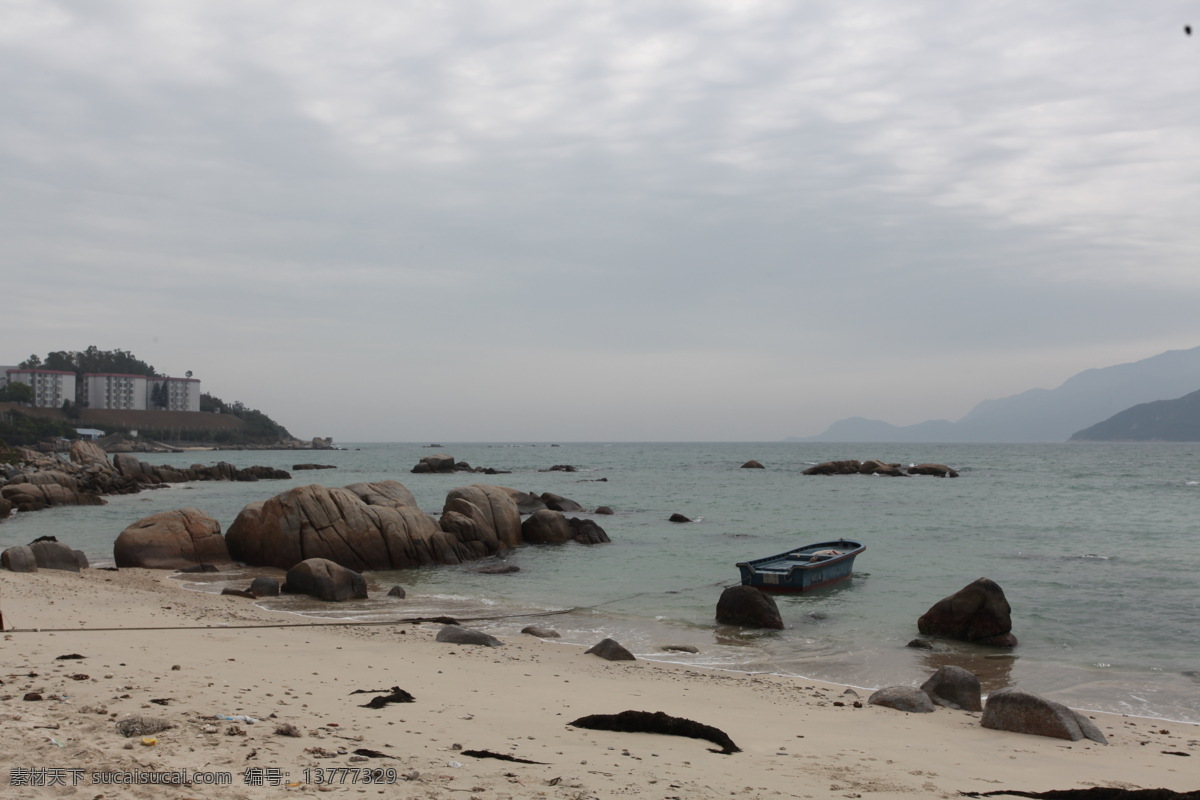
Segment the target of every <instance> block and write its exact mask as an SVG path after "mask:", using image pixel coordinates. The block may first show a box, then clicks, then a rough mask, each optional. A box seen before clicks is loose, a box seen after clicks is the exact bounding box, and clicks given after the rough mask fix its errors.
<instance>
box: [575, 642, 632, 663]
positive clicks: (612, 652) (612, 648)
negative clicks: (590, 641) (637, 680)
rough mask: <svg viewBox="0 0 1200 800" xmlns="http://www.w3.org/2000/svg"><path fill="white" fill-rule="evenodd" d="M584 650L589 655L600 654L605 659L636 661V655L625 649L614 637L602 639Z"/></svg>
mask: <svg viewBox="0 0 1200 800" xmlns="http://www.w3.org/2000/svg"><path fill="white" fill-rule="evenodd" d="M584 652H585V653H586V654H589V655H593V656H600V658H603V659H604V660H605V661H637V657H636V656H634V655H633V653H631V652H629V651H628V650H626V649H625V648H624V647H622V646H621V645H620V644H619V643H618V642H617V641H616V640H614V639H602V640H600V641H599V642H597V643H596V644H594V645H592V646H591V647H590V648H588V649H587V650H586V651H584Z"/></svg>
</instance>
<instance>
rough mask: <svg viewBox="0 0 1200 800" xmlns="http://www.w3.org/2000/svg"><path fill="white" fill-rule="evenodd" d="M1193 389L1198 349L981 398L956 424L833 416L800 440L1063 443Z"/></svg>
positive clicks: (1198, 382) (1199, 366)
mask: <svg viewBox="0 0 1200 800" xmlns="http://www.w3.org/2000/svg"><path fill="white" fill-rule="evenodd" d="M1197 386H1200V347H1195V348H1192V349H1190V350H1169V351H1167V352H1165V353H1161V354H1159V355H1157V356H1153V357H1151V358H1147V359H1143V360H1141V361H1134V362H1131V363H1128V364H1117V365H1115V366H1111V367H1104V368H1100V369H1089V370H1085V371H1083V372H1080V373H1079V374H1077V375H1075V376H1073V377H1071V378H1069V379H1068V380H1066V381H1065V382H1064V383H1063V384H1062V385H1061V386H1059V387H1058V388H1056V389H1030V390H1028V391H1026V392H1022V393H1020V394H1016V395H1012V396H1010V397H1003V398H999V399H993V400H984V401H983V402H981V403H979V404H978V405H977V406H975V407H974V408H973V409H971V411H970V412H969V413H968V414H967V415H966V416H964V417H963V418H962V419H960V420H958V421H957V422H948V421H946V420H932V421H929V422H922V423H920V424H918V425H908V426H895V425H890V424H888V423H886V422H881V421H879V420H867V419H863V418H862V417H855V418H851V419H845V420H839V421H838V422H835V423H834V424H833V425H831V426H830V427H829V428H828V429H827V430H826V431H825V432H824V433H821V434H819V435H817V436H812V437H809V438H807V439H799V440H797V441H806V442H1063V441H1066V440H1067V439H1068V438H1070V437H1071V436H1072V435H1073V434H1074V433H1075V432H1076V431H1079V430H1080V429H1082V428H1086V427H1087V426H1089V425H1094V424H1097V423H1099V422H1101V421H1103V420H1106V419H1108V418H1109V417H1111V416H1113V415H1114V414H1117V413H1118V412H1120V411H1122V410H1124V409H1127V408H1130V407H1131V406H1134V405H1137V404H1140V403H1149V402H1153V401H1155V400H1162V399H1164V398H1171V397H1180V396H1181V395H1183V394H1185V393H1187V392H1191V391H1193V390H1195V389H1196V387H1197Z"/></svg>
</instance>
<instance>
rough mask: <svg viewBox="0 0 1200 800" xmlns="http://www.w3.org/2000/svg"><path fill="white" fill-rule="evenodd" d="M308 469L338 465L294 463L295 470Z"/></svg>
mask: <svg viewBox="0 0 1200 800" xmlns="http://www.w3.org/2000/svg"><path fill="white" fill-rule="evenodd" d="M307 469H337V466H335V465H333V464H292V471H293V472H299V471H301V470H307Z"/></svg>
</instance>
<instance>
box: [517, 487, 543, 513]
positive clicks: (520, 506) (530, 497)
mask: <svg viewBox="0 0 1200 800" xmlns="http://www.w3.org/2000/svg"><path fill="white" fill-rule="evenodd" d="M508 492H509V494H510V495H511V496H512V499H513V501H514V502H516V504H517V512H518V513H520V514H535V513H537V512H538V511H541V510H542V509H544V508H546V504H545V503H544V502H543V501H542V498H540V497H538V496H537V495H536V494H532V493H530V492H522V491H521V490H520V489H509V490H508Z"/></svg>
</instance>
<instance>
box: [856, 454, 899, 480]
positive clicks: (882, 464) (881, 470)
mask: <svg viewBox="0 0 1200 800" xmlns="http://www.w3.org/2000/svg"><path fill="white" fill-rule="evenodd" d="M858 474H859V475H888V476H890V477H894V478H900V477H903V476H904V475H906V474H907V473H906V472H905V471H904V470H902V469H901V468H900V465H899V464H889V463H887V462H886V461H880V460H879V459H877V458H872V459H869V460H867V461H864V462H863V463H862V465H861V466H859V468H858Z"/></svg>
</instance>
